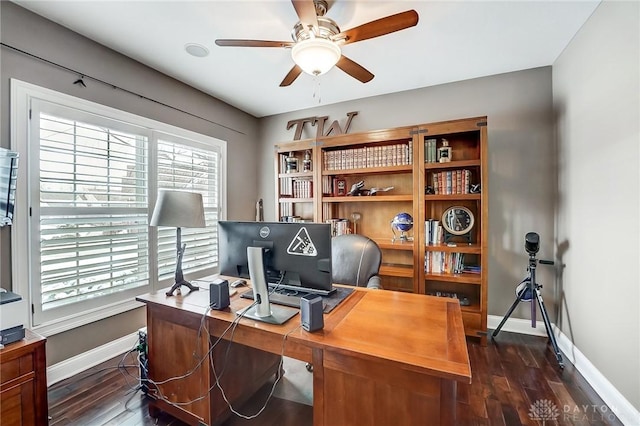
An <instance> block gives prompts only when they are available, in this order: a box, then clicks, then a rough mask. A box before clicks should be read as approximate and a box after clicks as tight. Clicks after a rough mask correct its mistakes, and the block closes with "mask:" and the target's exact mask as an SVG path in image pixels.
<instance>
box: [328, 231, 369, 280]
mask: <svg viewBox="0 0 640 426" xmlns="http://www.w3.org/2000/svg"><path fill="white" fill-rule="evenodd" d="M381 262H382V251H381V250H380V247H378V244H376V242H375V241H373V240H372V239H371V238H368V237H365V236H364V235H360V234H345V235H339V236H337V237H333V238H332V239H331V272H332V274H331V275H332V278H333V282H334V283H337V284H347V285H353V286H357V287H367V288H375V289H381V288H382V283H381V280H380V276H379V275H378V273H379V271H380V263H381Z"/></svg>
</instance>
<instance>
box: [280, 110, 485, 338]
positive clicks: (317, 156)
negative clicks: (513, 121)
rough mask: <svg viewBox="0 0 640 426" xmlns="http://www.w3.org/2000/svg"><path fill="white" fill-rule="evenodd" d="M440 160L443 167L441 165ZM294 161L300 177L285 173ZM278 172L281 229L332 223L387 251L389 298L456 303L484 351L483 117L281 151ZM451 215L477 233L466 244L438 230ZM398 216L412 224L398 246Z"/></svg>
mask: <svg viewBox="0 0 640 426" xmlns="http://www.w3.org/2000/svg"><path fill="white" fill-rule="evenodd" d="M445 141H446V142H445ZM438 152H441V153H443V156H444V157H445V159H446V161H445V160H443V162H440V160H439V155H438ZM305 153H306V154H307V157H308V158H311V160H312V169H311V170H310V171H308V170H304V169H303V166H302V164H303V163H302V161H303V159H304V155H305ZM294 158H295V159H296V160H295V161H296V162H297V164H298V166H297V168H296V169H295V170H292V168H291V167H290V168H289V170H287V159H289V161H292V162H293V160H292V159H294ZM276 170H277V179H276V194H277V198H278V199H277V201H278V202H277V206H278V207H277V210H278V211H277V216H278V217H279V218H280V219H281V220H282V219H285V220H293V221H297V220H308V221H315V222H327V221H329V222H332V223H333V224H334V226H335V228H336V232H342V231H343V230H344V228H348V229H349V232H354V231H355V232H357V233H359V234H364V235H367V236H368V237H370V238H372V239H374V240H375V241H376V242H377V243H378V245H379V246H380V248H381V249H382V251H383V264H382V267H381V269H380V274H381V276H382V284H383V286H384V288H385V289H389V290H398V291H406V292H414V293H422V294H432V295H437V296H442V297H450V296H457V297H458V298H459V299H460V300H461V302H462V303H461V307H462V312H463V318H464V324H465V331H466V333H467V335H470V336H478V337H481V338H482V339H483V341H485V339H486V334H485V333H486V327H487V287H488V285H487V271H488V253H487V236H488V222H489V221H488V202H487V201H488V193H487V191H488V179H487V119H486V117H476V118H469V119H463V120H453V121H447V122H439V123H429V124H421V125H415V126H407V127H400V128H395V129H387V130H377V131H370V132H362V133H355V134H347V135H338V136H332V137H324V138H321V139H317V140H315V139H314V140H311V139H308V140H303V141H296V142H291V143H283V144H279V145H277V146H276ZM300 181H304V182H307V183H299V182H300ZM297 182H298V183H297ZM358 182H363V186H362V188H361V190H360V191H359V194H360V195H355V196H354V195H345V192H349V191H350V190H351V189H352V187H353V186H354V184H357V183H358ZM305 185H307V186H309V187H310V189H309V190H308V191H307V192H303V193H300V191H296V190H295V189H294V188H297V187H303V188H304V187H305ZM372 189H374V190H377V192H376V193H375V195H371V190H372ZM301 195H303V196H301ZM454 206H458V207H462V208H464V209H465V210H467V211H469V212H470V213H471V215H472V216H473V221H474V223H473V226H472V227H471V230H470V232H468V233H466V234H464V235H453V234H447V235H444V233H443V231H442V228H441V227H440V228H437V227H435V226H434V225H441V224H442V214H443V213H444V212H445V210H446V209H447V208H450V207H454ZM399 213H408V214H410V215H411V216H412V218H413V228H412V230H411V231H410V232H409V233H408V235H407V236H408V237H409V238H406V239H401V238H399V237H400V235H399V232H397V231H396V232H395V234H394V230H392V227H391V222H392V220H393V218H394V217H395V216H396V215H397V214H399ZM430 227H433V228H434V229H440V233H439V234H437V235H440V237H439V238H437V239H435V240H433V241H429V240H428V238H429V235H428V229H429V228H430ZM436 264H437V266H435V265H436ZM456 264H457V266H455V265H456ZM463 265H464V266H465V267H466V268H464V269H463V267H462V266H463ZM434 266H435V267H434Z"/></svg>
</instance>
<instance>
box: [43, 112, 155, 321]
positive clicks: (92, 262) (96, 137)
mask: <svg viewBox="0 0 640 426" xmlns="http://www.w3.org/2000/svg"><path fill="white" fill-rule="evenodd" d="M45 109H50V108H47V107H46V106H43V108H42V109H41V110H40V112H39V138H38V141H34V143H35V144H36V145H37V150H38V156H37V158H38V159H39V163H38V170H33V171H32V172H33V175H34V176H38V182H39V191H37V194H38V202H37V203H34V204H36V205H37V206H38V208H37V209H36V211H38V212H39V215H38V216H39V218H37V220H38V224H39V234H40V244H39V253H37V254H35V255H34V256H33V258H34V259H37V260H38V261H37V262H38V264H39V269H40V274H39V275H40V306H39V309H37V311H40V312H45V311H48V310H50V309H54V308H60V307H63V306H65V305H70V304H75V303H78V302H82V301H88V300H90V299H94V298H98V297H101V296H107V295H111V294H114V293H118V292H122V291H124V290H128V289H133V288H136V287H143V286H146V285H148V284H149V235H148V224H147V222H148V204H149V196H148V190H147V188H148V166H147V157H148V136H147V135H145V133H146V132H147V131H146V129H140V132H138V133H134V132H125V131H122V130H119V129H115V128H112V127H106V126H104V125H96V124H92V123H89V122H87V121H88V120H87V121H83V120H78V119H75V118H74V117H72V116H74V115H77V116H81V115H83V114H81V113H73V112H72V111H66V114H65V111H64V109H60V108H58V107H52V109H54V110H58V111H57V112H58V114H56V115H53V114H49V113H47V112H44V110H45ZM65 115H66V117H65ZM87 118H90V117H87ZM102 121H103V120H102ZM34 148H35V146H34ZM34 195H35V194H34Z"/></svg>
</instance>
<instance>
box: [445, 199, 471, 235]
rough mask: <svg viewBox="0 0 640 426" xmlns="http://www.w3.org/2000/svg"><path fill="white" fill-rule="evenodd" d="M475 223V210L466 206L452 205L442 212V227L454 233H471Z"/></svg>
mask: <svg viewBox="0 0 640 426" xmlns="http://www.w3.org/2000/svg"><path fill="white" fill-rule="evenodd" d="M474 223H475V218H474V216H473V212H472V211H471V210H469V209H468V208H467V207H464V206H451V207H449V208H448V209H446V210H445V211H444V213H442V227H443V228H444V229H445V231H447V232H448V233H449V234H452V235H465V234H467V233H469V231H471V228H473V225H474Z"/></svg>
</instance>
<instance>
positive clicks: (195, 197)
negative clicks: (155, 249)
mask: <svg viewBox="0 0 640 426" xmlns="http://www.w3.org/2000/svg"><path fill="white" fill-rule="evenodd" d="M149 225H150V226H175V227H176V252H177V260H176V276H175V283H174V284H173V286H172V287H171V290H169V291H168V292H167V296H173V292H174V291H175V290H176V289H179V288H180V287H181V286H183V285H184V286H187V287H189V290H191V291H195V290H198V287H197V286H194V285H191V283H189V282H188V281H186V280H185V279H184V275H183V274H182V256H183V255H184V251H185V248H186V247H187V245H186V244H184V245H183V244H182V241H181V228H183V227H186V228H204V227H205V221H204V206H203V203H202V194H198V193H195V192H186V191H173V190H165V189H161V190H160V191H159V192H158V201H157V202H156V207H155V208H154V209H153V215H152V216H151V222H150V223H149Z"/></svg>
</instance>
